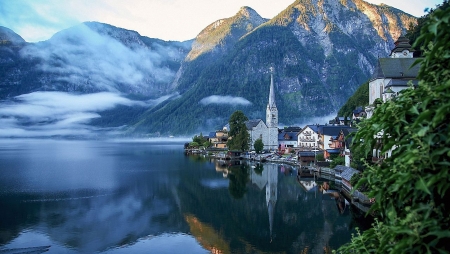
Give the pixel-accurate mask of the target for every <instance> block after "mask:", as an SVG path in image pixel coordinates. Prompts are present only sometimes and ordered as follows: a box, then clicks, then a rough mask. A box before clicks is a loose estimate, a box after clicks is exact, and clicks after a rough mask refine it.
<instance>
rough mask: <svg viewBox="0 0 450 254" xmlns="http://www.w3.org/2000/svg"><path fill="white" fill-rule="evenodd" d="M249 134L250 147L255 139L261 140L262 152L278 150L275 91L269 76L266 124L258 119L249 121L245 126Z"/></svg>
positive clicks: (271, 78) (271, 77)
mask: <svg viewBox="0 0 450 254" xmlns="http://www.w3.org/2000/svg"><path fill="white" fill-rule="evenodd" d="M247 130H248V132H249V134H250V142H251V147H252V148H254V147H253V145H254V144H255V141H256V140H257V139H262V142H263V143H264V150H277V149H278V109H277V106H276V104H275V91H274V87H273V75H272V74H271V76H270V93H269V103H267V108H266V123H265V124H264V122H263V121H262V120H260V119H258V120H250V121H248V124H247Z"/></svg>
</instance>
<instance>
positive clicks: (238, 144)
mask: <svg viewBox="0 0 450 254" xmlns="http://www.w3.org/2000/svg"><path fill="white" fill-rule="evenodd" d="M247 121H248V118H247V116H245V115H244V113H243V112H242V111H240V110H237V111H235V112H234V113H233V114H232V115H231V117H230V120H229V121H228V123H229V124H230V132H229V136H230V137H231V139H228V142H227V146H228V147H229V148H230V149H231V150H239V151H246V150H248V148H249V144H248V143H249V140H250V134H249V133H248V131H247V126H246V124H245V122H247Z"/></svg>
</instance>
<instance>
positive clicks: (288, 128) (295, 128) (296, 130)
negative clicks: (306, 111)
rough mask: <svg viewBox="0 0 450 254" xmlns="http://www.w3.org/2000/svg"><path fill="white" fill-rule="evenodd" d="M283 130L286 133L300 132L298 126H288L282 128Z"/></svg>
mask: <svg viewBox="0 0 450 254" xmlns="http://www.w3.org/2000/svg"><path fill="white" fill-rule="evenodd" d="M283 130H284V131H287V132H300V131H301V130H302V128H301V127H298V126H289V127H286V128H284V129H283ZM283 130H282V131H283Z"/></svg>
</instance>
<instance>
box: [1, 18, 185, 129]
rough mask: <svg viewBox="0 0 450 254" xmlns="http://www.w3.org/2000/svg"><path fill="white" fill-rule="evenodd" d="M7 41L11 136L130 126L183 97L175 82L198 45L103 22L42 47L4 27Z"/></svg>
mask: <svg viewBox="0 0 450 254" xmlns="http://www.w3.org/2000/svg"><path fill="white" fill-rule="evenodd" d="M0 38H1V42H2V43H1V44H0V77H1V79H0V103H2V107H0V125H1V127H0V129H1V131H0V132H1V133H0V136H6V137H10V136H16V135H19V136H20V135H24V136H42V135H43V136H47V135H52V136H53V135H56V136H58V135H66V133H71V131H74V133H81V134H80V135H84V133H85V132H87V133H88V134H91V131H95V132H96V131H97V130H99V127H100V128H104V127H118V126H123V125H127V124H128V123H129V122H130V121H131V120H133V119H134V118H136V117H138V116H139V115H140V114H141V113H142V112H143V111H145V110H146V109H148V108H151V107H153V106H154V105H156V104H157V103H159V102H160V101H163V100H165V99H168V98H170V97H172V96H176V93H175V91H174V88H173V87H172V81H173V79H174V77H175V75H176V72H177V71H178V69H179V68H180V65H181V62H182V61H183V59H184V58H185V57H186V55H187V53H188V52H189V51H190V49H191V44H192V41H186V42H176V41H163V40H160V39H153V38H148V37H145V36H141V35H139V33H137V32H135V31H131V30H126V29H123V28H118V27H114V26H112V25H108V24H103V23H98V22H86V23H82V24H80V25H77V26H75V27H71V28H68V29H66V30H63V31H60V32H58V33H56V34H55V35H54V36H53V37H52V38H50V39H49V40H47V41H43V42H38V43H26V42H25V41H24V40H23V39H22V38H21V37H20V36H19V35H17V34H16V33H14V32H13V31H11V30H9V29H7V28H3V27H0ZM61 98H65V100H62V99H61ZM88 99H90V100H91V101H86V100H88ZM79 103H83V105H77V104H79ZM40 107H42V109H41V111H39V112H38V111H37V109H38V108H40ZM43 112H45V114H44V113H43ZM58 128H59V129H58ZM61 128H65V129H64V131H63V132H61ZM72 128H75V129H72ZM48 130H51V132H48ZM80 130H81V132H80ZM8 133H11V134H8ZM61 133H62V134H61Z"/></svg>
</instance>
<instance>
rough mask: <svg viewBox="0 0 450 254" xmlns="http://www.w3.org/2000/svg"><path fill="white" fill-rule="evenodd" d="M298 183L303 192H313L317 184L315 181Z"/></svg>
mask: <svg viewBox="0 0 450 254" xmlns="http://www.w3.org/2000/svg"><path fill="white" fill-rule="evenodd" d="M298 182H299V183H300V186H301V187H302V188H303V189H304V190H305V191H310V190H313V189H314V187H316V186H317V183H316V182H315V181H298Z"/></svg>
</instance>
